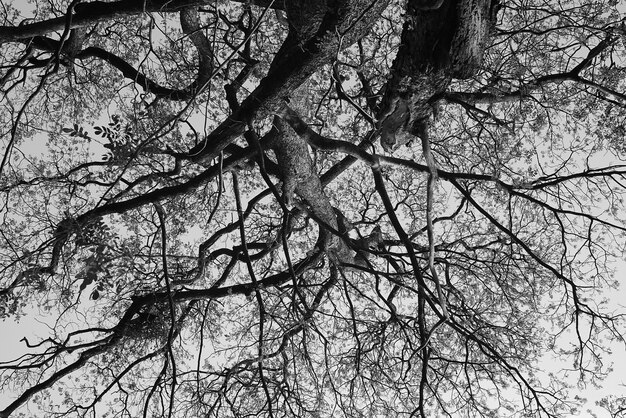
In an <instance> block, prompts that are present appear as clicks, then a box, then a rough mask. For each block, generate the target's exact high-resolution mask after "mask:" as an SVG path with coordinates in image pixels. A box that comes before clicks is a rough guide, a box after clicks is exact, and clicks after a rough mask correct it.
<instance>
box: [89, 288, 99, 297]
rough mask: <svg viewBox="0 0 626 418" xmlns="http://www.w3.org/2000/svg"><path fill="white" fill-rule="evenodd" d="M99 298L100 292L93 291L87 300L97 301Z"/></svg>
mask: <svg viewBox="0 0 626 418" xmlns="http://www.w3.org/2000/svg"><path fill="white" fill-rule="evenodd" d="M99 297H100V292H98V291H97V290H95V289H94V291H93V292H91V295H90V296H89V299H91V300H97V299H98V298H99Z"/></svg>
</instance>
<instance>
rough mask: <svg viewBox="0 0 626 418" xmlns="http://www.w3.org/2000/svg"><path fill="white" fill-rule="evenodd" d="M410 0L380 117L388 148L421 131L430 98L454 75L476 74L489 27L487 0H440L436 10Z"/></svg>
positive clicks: (383, 140) (430, 106)
mask: <svg viewBox="0 0 626 418" xmlns="http://www.w3.org/2000/svg"><path fill="white" fill-rule="evenodd" d="M422 3H423V1H418V0H409V2H408V4H407V10H406V16H405V22H404V27H403V30H402V37H401V44H400V49H399V51H398V55H397V57H396V59H395V60H394V63H393V66H392V71H391V74H392V78H391V79H390V81H389V83H388V85H387V89H386V92H385V96H384V98H383V102H382V106H381V109H382V112H381V115H380V117H379V121H381V122H380V125H381V126H380V127H381V144H382V146H383V148H384V149H385V150H387V151H393V150H395V149H396V148H397V147H398V146H400V145H403V144H406V143H407V142H409V141H410V140H411V138H412V137H414V136H415V135H419V132H420V131H423V129H424V125H425V124H427V120H428V117H429V116H430V115H431V113H432V104H433V101H434V100H435V99H436V98H437V97H438V96H439V95H440V94H441V93H443V92H444V91H445V89H446V88H447V87H448V85H449V84H450V81H451V80H452V78H468V77H471V76H472V75H474V74H476V72H477V71H478V69H479V68H480V65H481V62H482V56H483V51H484V48H485V45H486V42H487V39H488V34H489V28H490V26H491V18H490V10H491V3H492V1H491V0H444V1H443V2H441V5H440V6H439V7H438V8H436V9H425V8H424V7H423V5H422Z"/></svg>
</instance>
